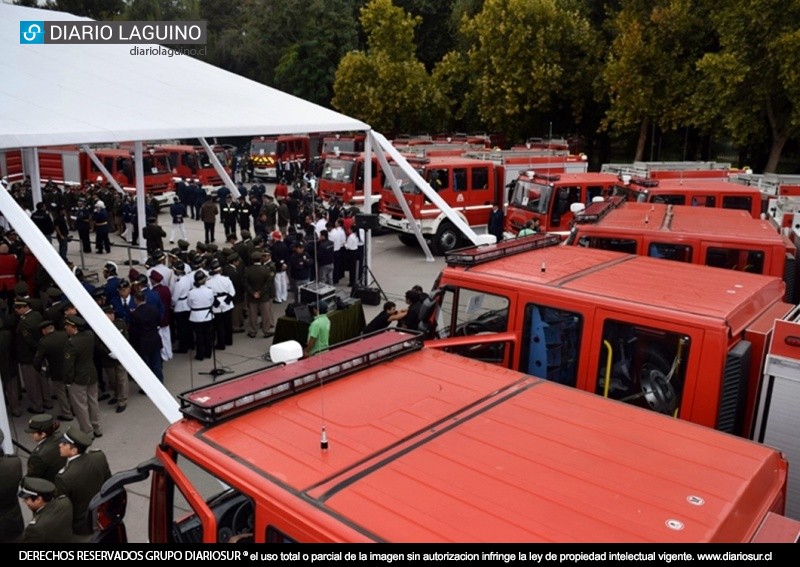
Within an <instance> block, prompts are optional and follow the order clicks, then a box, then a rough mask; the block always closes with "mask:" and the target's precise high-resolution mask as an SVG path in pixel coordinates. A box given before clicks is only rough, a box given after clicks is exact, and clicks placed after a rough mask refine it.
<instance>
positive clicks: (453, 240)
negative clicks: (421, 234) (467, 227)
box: [431, 222, 461, 255]
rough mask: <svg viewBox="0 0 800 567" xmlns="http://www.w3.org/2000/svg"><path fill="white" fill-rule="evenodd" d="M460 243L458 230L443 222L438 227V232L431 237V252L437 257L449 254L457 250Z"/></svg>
mask: <svg viewBox="0 0 800 567" xmlns="http://www.w3.org/2000/svg"><path fill="white" fill-rule="evenodd" d="M460 241H461V234H460V233H459V231H458V229H457V228H456V227H455V226H453V225H452V224H450V223H449V222H444V223H442V224H441V225H439V230H437V231H436V236H434V237H433V241H432V243H431V244H432V246H431V248H432V250H431V252H433V253H434V254H439V255H441V254H444V253H445V252H450V251H451V250H455V249H456V248H458V245H459V242H460Z"/></svg>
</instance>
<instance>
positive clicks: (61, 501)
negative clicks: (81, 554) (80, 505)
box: [19, 477, 73, 543]
mask: <svg viewBox="0 0 800 567" xmlns="http://www.w3.org/2000/svg"><path fill="white" fill-rule="evenodd" d="M55 493H56V487H55V485H54V484H53V483H52V482H50V481H48V480H44V479H42V478H35V477H27V478H25V480H23V481H22V485H21V486H20V493H19V496H20V497H21V498H22V497H27V496H37V495H38V496H42V497H44V498H45V499H47V498H51V500H49V501H47V502H45V504H44V506H42V507H41V508H39V509H38V510H36V511H35V512H34V513H33V518H31V521H30V522H28V525H27V526H26V527H25V531H24V532H23V533H22V539H21V540H20V541H21V543H71V542H72V541H73V535H72V516H73V514H72V503H71V502H70V500H69V498H67V497H66V496H56V495H55Z"/></svg>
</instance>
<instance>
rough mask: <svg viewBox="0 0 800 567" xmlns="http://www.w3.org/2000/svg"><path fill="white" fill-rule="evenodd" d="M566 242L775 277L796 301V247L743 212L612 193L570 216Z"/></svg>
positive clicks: (788, 298)
mask: <svg viewBox="0 0 800 567" xmlns="http://www.w3.org/2000/svg"><path fill="white" fill-rule="evenodd" d="M567 244H568V245H570V244H571V245H575V246H584V247H588V248H600V249H603V250H616V251H618V252H626V253H629V254H639V255H641V256H650V257H652V258H665V259H669V260H675V261H678V262H689V263H693V264H705V265H706V266H714V267H717V268H725V269H729V270H740V271H745V272H752V273H755V274H767V275H771V276H777V277H781V278H783V280H784V282H785V284H786V298H785V299H786V302H787V303H797V300H798V287H797V286H798V278H797V273H796V272H797V263H798V262H797V253H798V252H797V248H796V246H795V245H794V244H793V243H792V242H791V240H789V238H788V237H786V236H784V235H781V234H779V233H778V232H776V231H775V230H774V229H773V227H772V225H771V224H770V223H769V221H767V220H761V219H754V218H752V217H751V216H750V215H749V214H748V213H747V212H745V211H736V210H732V209H707V208H705V207H681V206H673V205H664V204H659V203H626V202H624V201H623V200H622V197H612V198H611V199H609V200H607V201H603V202H596V203H592V204H590V205H589V206H588V207H586V209H584V210H583V211H581V212H579V213H577V214H576V215H575V223H574V225H573V227H572V230H571V231H570V234H569V237H568V238H567Z"/></svg>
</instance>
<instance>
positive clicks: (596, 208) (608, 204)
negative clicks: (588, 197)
mask: <svg viewBox="0 0 800 567" xmlns="http://www.w3.org/2000/svg"><path fill="white" fill-rule="evenodd" d="M624 202H625V197H623V196H622V195H617V196H616V197H610V198H608V199H606V200H605V201H598V202H596V203H590V204H589V206H588V207H586V208H585V209H583V211H581V212H580V213H578V214H577V215H575V222H576V223H578V224H588V223H593V222H597V221H599V220H600V219H602V218H603V217H604V216H606V215H607V214H608V213H610V212H611V211H613V210H614V209H616V208H617V207H619V206H620V205H621V204H622V203H624Z"/></svg>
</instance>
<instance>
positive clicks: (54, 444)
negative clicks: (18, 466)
mask: <svg viewBox="0 0 800 567" xmlns="http://www.w3.org/2000/svg"><path fill="white" fill-rule="evenodd" d="M54 422H55V420H54V419H53V416H51V415H48V414H46V413H43V414H40V415H34V416H33V417H32V418H30V420H29V421H28V427H26V428H25V431H27V432H28V433H47V432H49V435H48V436H47V437H45V438H44V439H42V440H41V441H39V443H37V445H36V447H34V448H33V450H32V451H31V454H30V455H29V456H28V467H27V469H28V470H27V476H33V477H37V478H43V479H45V480H49V481H50V482H53V480H55V478H56V474H57V473H58V471H59V470H61V468H63V466H64V465H65V464H66V463H67V459H66V458H65V457H62V456H61V453H60V452H59V450H58V444H59V442H60V441H61V430H60V429H53V424H54Z"/></svg>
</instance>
